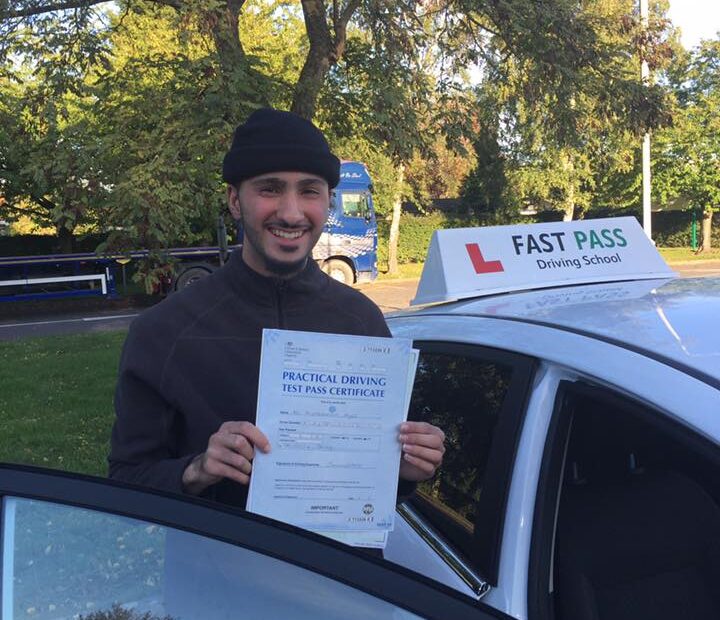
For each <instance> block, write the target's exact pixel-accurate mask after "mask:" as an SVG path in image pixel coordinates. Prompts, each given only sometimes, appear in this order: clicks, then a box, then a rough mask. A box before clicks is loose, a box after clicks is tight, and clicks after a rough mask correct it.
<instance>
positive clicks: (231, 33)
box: [205, 0, 246, 77]
mask: <svg viewBox="0 0 720 620" xmlns="http://www.w3.org/2000/svg"><path fill="white" fill-rule="evenodd" d="M243 4H245V0H228V2H227V3H226V4H225V6H224V7H222V8H217V9H216V10H214V11H212V12H209V13H207V14H206V15H205V20H206V21H207V24H208V27H209V28H210V31H211V32H212V37H213V42H214V43H215V49H216V50H217V53H218V60H219V61H220V67H221V70H222V72H223V75H224V76H225V77H228V76H230V75H232V73H233V72H234V71H235V70H237V68H238V67H244V66H245V61H246V57H245V50H244V49H243V46H242V43H241V42H240V31H239V30H238V20H239V19H240V11H241V9H242V6H243Z"/></svg>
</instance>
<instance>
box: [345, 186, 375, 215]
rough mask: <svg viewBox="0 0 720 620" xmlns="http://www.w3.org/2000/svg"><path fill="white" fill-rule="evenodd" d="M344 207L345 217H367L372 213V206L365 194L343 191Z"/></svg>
mask: <svg viewBox="0 0 720 620" xmlns="http://www.w3.org/2000/svg"><path fill="white" fill-rule="evenodd" d="M342 208H343V215H344V216H345V217H367V216H368V215H370V208H369V206H368V200H367V196H366V195H365V194H349V193H347V192H343V193H342Z"/></svg>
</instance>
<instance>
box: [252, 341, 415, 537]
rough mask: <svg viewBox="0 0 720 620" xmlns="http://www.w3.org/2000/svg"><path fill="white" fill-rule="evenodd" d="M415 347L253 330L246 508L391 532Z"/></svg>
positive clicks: (316, 523) (316, 525)
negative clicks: (252, 431) (259, 336)
mask: <svg viewBox="0 0 720 620" xmlns="http://www.w3.org/2000/svg"><path fill="white" fill-rule="evenodd" d="M416 365H417V351H414V350H413V349H412V343H411V341H410V340H407V339H400V338H374V337H364V336H347V335H335V334H320V333H309V332H294V331H284V330H269V329H266V330H264V331H263V343H262V355H261V361H260V383H259V386H258V407H257V419H256V425H257V426H258V428H259V429H260V430H261V431H262V432H263V433H265V435H266V436H267V437H268V439H269V440H270V445H271V451H270V453H268V454H263V453H261V452H260V451H257V452H256V454H255V459H254V461H253V471H252V475H251V476H250V489H249V494H248V501H247V509H248V510H250V511H252V512H256V513H259V514H262V515H265V516H268V517H271V518H273V519H277V520H280V521H285V522H286V523H291V524H293V525H296V526H298V527H302V528H306V529H311V530H315V531H327V532H330V531H333V530H342V531H346V532H352V531H356V532H359V531H368V530H374V531H380V530H385V531H389V530H392V529H393V523H394V515H395V503H396V494H397V484H398V472H399V467H400V444H399V442H398V433H399V428H398V427H399V425H400V424H401V423H402V422H403V421H404V420H405V418H406V416H407V409H408V405H409V402H410V399H409V390H410V388H411V387H412V382H413V377H414V375H415V367H416Z"/></svg>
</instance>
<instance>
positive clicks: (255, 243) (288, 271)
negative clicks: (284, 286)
mask: <svg viewBox="0 0 720 620" xmlns="http://www.w3.org/2000/svg"><path fill="white" fill-rule="evenodd" d="M241 224H242V222H241ZM243 236H244V239H243V243H249V244H250V245H252V247H253V248H254V250H255V253H256V254H257V255H258V256H259V257H260V258H262V260H263V263H264V264H265V269H267V270H268V271H269V272H270V273H272V274H274V275H276V276H278V277H279V278H287V277H288V276H292V275H294V274H296V273H299V272H300V271H302V270H303V269H304V267H305V265H306V264H307V261H308V256H303V257H302V258H300V259H298V260H296V261H291V262H286V261H279V260H276V259H274V258H272V257H270V256H268V255H267V254H266V253H265V251H264V250H263V248H262V244H261V243H260V241H259V239H258V238H257V237H256V235H255V231H254V230H252V232H251V229H250V228H243Z"/></svg>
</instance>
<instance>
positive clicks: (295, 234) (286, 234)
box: [268, 227, 305, 239]
mask: <svg viewBox="0 0 720 620" xmlns="http://www.w3.org/2000/svg"><path fill="white" fill-rule="evenodd" d="M268 230H269V231H270V233H271V234H272V235H274V236H275V237H281V238H282V239H299V238H300V237H302V236H303V235H304V234H305V229H294V230H283V229H281V228H273V227H269V228H268Z"/></svg>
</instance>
